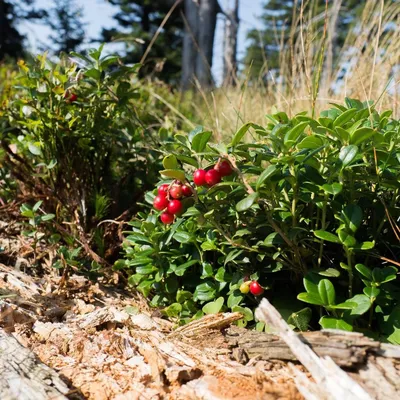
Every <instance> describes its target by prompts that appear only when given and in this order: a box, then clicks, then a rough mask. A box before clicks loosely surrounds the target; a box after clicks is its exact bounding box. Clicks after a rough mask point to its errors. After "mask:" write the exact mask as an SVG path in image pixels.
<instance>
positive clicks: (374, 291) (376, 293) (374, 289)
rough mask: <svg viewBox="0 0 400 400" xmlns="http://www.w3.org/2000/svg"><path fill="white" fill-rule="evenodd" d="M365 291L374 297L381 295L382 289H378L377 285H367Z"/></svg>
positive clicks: (367, 294)
mask: <svg viewBox="0 0 400 400" xmlns="http://www.w3.org/2000/svg"><path fill="white" fill-rule="evenodd" d="M363 292H364V294H365V295H366V296H368V297H370V298H371V297H372V298H376V297H378V296H379V293H380V292H381V290H380V289H378V288H377V287H365V288H364V289H363Z"/></svg>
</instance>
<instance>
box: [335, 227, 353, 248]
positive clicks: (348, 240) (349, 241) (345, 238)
mask: <svg viewBox="0 0 400 400" xmlns="http://www.w3.org/2000/svg"><path fill="white" fill-rule="evenodd" d="M338 235H339V239H340V241H341V242H342V244H343V245H344V246H345V247H347V248H350V247H353V246H354V245H355V244H356V238H355V237H354V236H353V235H351V234H350V233H348V232H347V231H346V230H345V229H340V230H339V231H338Z"/></svg>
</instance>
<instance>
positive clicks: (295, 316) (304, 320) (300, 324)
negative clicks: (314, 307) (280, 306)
mask: <svg viewBox="0 0 400 400" xmlns="http://www.w3.org/2000/svg"><path fill="white" fill-rule="evenodd" d="M311 317H312V311H311V308H309V307H306V308H303V309H302V310H300V311H297V312H295V313H292V314H291V315H290V316H289V318H288V320H287V323H288V324H291V325H294V326H295V327H296V328H297V329H299V330H300V331H302V332H305V331H307V330H308V328H309V324H310V321H311Z"/></svg>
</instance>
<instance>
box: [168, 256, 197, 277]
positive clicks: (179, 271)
mask: <svg viewBox="0 0 400 400" xmlns="http://www.w3.org/2000/svg"><path fill="white" fill-rule="evenodd" d="M198 262H199V261H198V260H190V261H188V262H185V263H184V264H181V265H179V267H176V268H175V271H174V273H175V275H177V276H183V275H184V273H185V271H186V270H187V269H188V268H189V267H191V266H192V265H194V264H197V263H198Z"/></svg>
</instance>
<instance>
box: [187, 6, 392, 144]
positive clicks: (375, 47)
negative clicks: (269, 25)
mask: <svg viewBox="0 0 400 400" xmlns="http://www.w3.org/2000/svg"><path fill="white" fill-rule="evenodd" d="M340 3H342V5H343V3H345V1H343V2H341V1H340V0H333V1H329V7H328V8H327V9H326V10H325V13H323V15H317V16H312V15H309V14H307V15H305V14H304V13H303V12H302V11H300V13H299V15H297V18H296V22H295V24H294V25H293V27H292V29H291V33H290V38H289V39H288V42H287V44H286V45H283V41H282V39H279V41H280V46H281V49H282V51H281V55H280V73H279V75H280V76H281V77H283V79H279V80H278V81H274V80H273V79H272V78H271V79H270V80H269V81H268V85H267V84H266V83H265V81H263V80H261V79H260V80H258V82H248V80H247V79H246V77H244V79H242V81H240V82H239V84H238V85H237V87H234V88H219V89H216V90H215V91H214V92H213V93H211V94H206V93H204V91H202V90H200V89H199V94H198V96H197V101H195V104H194V107H195V108H196V114H197V115H198V116H199V119H200V120H202V121H204V125H206V126H208V127H210V128H212V129H213V130H214V131H215V132H216V134H217V138H218V137H221V136H222V135H225V134H230V133H232V132H233V131H235V130H236V129H237V128H238V127H239V126H240V125H241V124H242V123H243V121H246V122H247V121H253V122H255V123H259V124H264V123H265V114H267V113H269V112H271V109H272V107H273V106H275V107H276V108H277V109H279V110H283V111H286V112H287V113H288V114H290V115H293V114H295V113H296V112H299V111H304V110H308V111H309V112H310V113H312V112H313V111H314V112H315V113H316V114H317V113H318V112H319V111H320V110H322V109H324V108H326V106H327V105H328V103H329V102H339V103H343V100H344V97H346V96H347V97H352V98H358V99H360V100H362V101H364V100H374V101H375V102H377V108H378V110H379V109H386V108H391V109H393V111H394V115H396V116H399V111H400V110H399V78H400V23H399V22H400V21H399V20H400V4H399V3H398V2H392V1H384V0H367V1H366V5H365V8H364V10H363V12H362V15H361V18H360V19H359V21H358V22H357V25H356V27H355V28H354V29H352V30H351V31H350V32H349V34H348V36H347V38H346V40H345V44H344V46H343V47H342V48H341V50H340V52H339V54H338V55H337V56H336V58H335V59H334V58H333V55H332V49H333V46H332V41H333V40H334V37H335V29H336V24H335V21H334V19H335V12H334V11H335V10H334V7H335V5H336V6H340ZM341 12H343V11H341ZM321 18H322V19H323V20H324V24H323V25H324V26H323V27H322V28H321V23H319V24H317V22H318V21H321ZM388 28H390V29H388ZM265 59H266V60H267V57H266V58H265ZM292 60H293V61H292ZM344 68H345V73H344ZM266 71H268V65H267V63H265V68H264V72H266Z"/></svg>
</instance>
